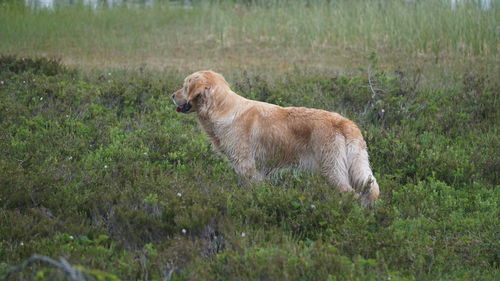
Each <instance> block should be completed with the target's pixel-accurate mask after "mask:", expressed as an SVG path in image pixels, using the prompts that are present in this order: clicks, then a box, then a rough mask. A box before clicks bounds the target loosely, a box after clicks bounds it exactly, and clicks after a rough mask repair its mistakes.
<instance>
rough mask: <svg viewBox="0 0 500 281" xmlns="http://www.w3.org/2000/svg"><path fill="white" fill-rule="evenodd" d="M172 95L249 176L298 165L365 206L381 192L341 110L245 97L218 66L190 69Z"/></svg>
mask: <svg viewBox="0 0 500 281" xmlns="http://www.w3.org/2000/svg"><path fill="white" fill-rule="evenodd" d="M172 98H173V101H174V103H175V105H176V106H177V108H176V110H177V112H182V113H191V112H196V114H197V116H198V119H199V122H200V123H201V125H202V127H203V129H204V130H205V132H206V133H207V135H208V137H209V138H210V140H211V141H212V143H213V146H214V148H215V149H216V150H217V151H218V152H220V153H221V154H223V155H225V156H226V157H227V158H228V159H229V161H230V162H231V164H232V166H233V169H234V170H235V172H236V173H237V174H238V175H239V176H241V177H243V178H245V179H247V180H250V181H261V180H263V179H264V177H265V176H267V175H269V174H270V173H272V172H274V171H276V170H277V169H279V168H284V167H295V168H299V169H309V170H319V171H320V172H321V173H322V174H323V175H324V176H325V177H326V179H327V181H328V182H329V184H331V185H333V186H335V187H336V188H337V189H338V190H340V191H344V192H347V191H352V192H356V196H359V197H360V198H361V203H362V205H363V206H367V205H369V206H371V205H373V203H374V201H375V200H376V199H377V198H378V196H379V187H378V184H377V181H376V180H375V177H374V176H373V174H372V171H371V169H370V164H369V162H368V153H367V150H366V143H365V141H364V139H363V136H362V135H361V132H360V130H359V129H358V127H357V126H356V124H355V123H354V122H352V121H351V120H349V119H347V118H344V117H342V116H341V115H340V114H337V113H333V112H328V111H324V110H319V109H311V108H304V107H281V106H278V105H274V104H269V103H265V102H260V101H254V100H249V99H246V98H244V97H242V96H239V95H237V94H236V93H234V92H233V91H232V90H231V89H230V88H229V84H228V83H227V82H226V80H225V79H224V77H223V76H222V75H221V74H218V73H215V72H213V71H199V72H195V73H193V74H191V75H189V76H188V77H186V79H185V80H184V85H183V87H182V88H181V89H179V90H178V91H176V92H175V93H174V94H173V95H172Z"/></svg>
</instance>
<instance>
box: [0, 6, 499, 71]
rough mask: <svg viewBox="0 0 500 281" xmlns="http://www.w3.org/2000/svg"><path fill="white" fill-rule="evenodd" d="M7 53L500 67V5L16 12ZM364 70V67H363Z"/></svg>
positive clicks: (2, 47)
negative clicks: (467, 62)
mask: <svg viewBox="0 0 500 281" xmlns="http://www.w3.org/2000/svg"><path fill="white" fill-rule="evenodd" d="M1 7H2V8H1V9H0V38H1V43H0V53H7V54H19V55H26V54H28V55H40V54H44V55H52V56H60V57H63V58H64V60H65V61H66V62H69V63H76V64H81V65H92V66H102V65H105V64H108V65H113V64H119V65H122V64H127V63H133V64H140V63H146V64H151V65H157V66H163V67H175V68H191V67H205V66H206V67H211V66H219V65H223V66H226V67H229V68H231V67H235V66H237V67H240V66H241V65H255V66H270V65H271V66H272V65H273V64H280V65H283V66H284V67H286V65H288V64H290V65H293V64H301V65H302V64H306V65H307V64H310V65H321V64H331V63H332V62H334V61H338V60H339V59H342V61H343V62H344V63H348V64H349V63H350V64H353V65H356V59H357V58H359V57H360V56H362V55H366V54H367V53H370V52H376V53H377V54H379V56H382V57H386V58H388V59H389V60H393V61H395V60H400V59H402V58H403V59H408V58H412V60H418V59H420V58H422V57H425V58H429V57H430V58H432V59H433V60H435V61H439V60H442V59H447V60H462V59H463V58H476V57H479V58H485V57H488V58H490V61H491V58H493V61H497V60H498V49H499V44H498V36H499V34H498V28H497V22H498V12H499V8H498V7H499V5H493V8H492V9H491V10H488V11H483V10H480V9H479V8H477V7H475V6H473V5H459V6H458V7H457V8H456V9H451V8H450V5H449V3H448V2H447V1H415V2H413V3H406V2H404V1H357V0H355V1H308V2H303V1H268V2H254V3H242V4H238V3H236V4H235V3H233V2H225V1H209V2H195V3H194V5H193V7H192V8H189V9H187V8H185V7H183V6H182V5H177V4H171V3H169V2H159V3H158V4H157V5H156V6H154V7H145V8H138V9H127V8H116V9H102V10H97V11H93V10H92V9H90V8H89V7H86V6H83V5H80V6H78V5H77V6H69V7H68V6H64V7H56V9H55V10H54V11H46V10H45V11H44V10H41V11H37V12H33V11H32V10H30V9H28V8H26V7H23V6H22V5H19V4H12V3H10V2H6V3H4V4H2V6H1ZM353 60H354V61H353Z"/></svg>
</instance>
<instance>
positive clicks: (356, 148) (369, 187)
mask: <svg viewBox="0 0 500 281" xmlns="http://www.w3.org/2000/svg"><path fill="white" fill-rule="evenodd" d="M347 167H348V171H349V172H348V173H349V180H350V183H351V186H352V187H353V188H354V190H355V191H356V192H357V193H359V195H360V198H361V204H362V205H363V206H373V204H374V203H375V200H377V198H378V196H379V193H380V189H379V187H378V183H377V180H376V179H375V177H374V176H373V173H372V170H371V168H370V163H369V161H368V152H367V151H366V145H365V143H364V141H363V140H354V141H351V142H350V143H348V144H347Z"/></svg>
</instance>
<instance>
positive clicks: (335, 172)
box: [316, 135, 354, 192]
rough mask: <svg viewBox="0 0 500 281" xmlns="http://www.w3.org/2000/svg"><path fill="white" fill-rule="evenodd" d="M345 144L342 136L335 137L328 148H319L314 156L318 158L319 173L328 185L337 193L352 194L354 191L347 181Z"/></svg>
mask: <svg viewBox="0 0 500 281" xmlns="http://www.w3.org/2000/svg"><path fill="white" fill-rule="evenodd" d="M345 143H346V141H345V138H344V136H341V135H336V136H335V137H334V142H333V144H332V143H329V144H328V146H323V147H321V150H320V151H318V152H316V154H317V157H318V158H319V167H320V170H321V173H322V174H323V175H324V176H325V177H326V179H327V181H328V183H329V184H331V185H333V186H335V187H336V188H337V189H338V190H339V191H342V192H353V191H354V189H353V188H352V186H351V183H350V181H349V170H348V167H347V153H346V149H345V147H346V146H345Z"/></svg>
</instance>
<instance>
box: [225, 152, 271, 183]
mask: <svg viewBox="0 0 500 281" xmlns="http://www.w3.org/2000/svg"><path fill="white" fill-rule="evenodd" d="M231 162H232V165H233V169H234V171H235V172H236V174H238V176H239V177H240V182H239V185H240V186H249V185H250V184H251V183H255V182H261V181H263V180H264V176H263V175H262V174H261V173H260V172H259V171H258V170H257V169H256V167H255V161H254V160H253V159H238V160H235V161H231Z"/></svg>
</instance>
